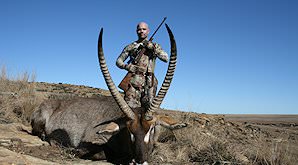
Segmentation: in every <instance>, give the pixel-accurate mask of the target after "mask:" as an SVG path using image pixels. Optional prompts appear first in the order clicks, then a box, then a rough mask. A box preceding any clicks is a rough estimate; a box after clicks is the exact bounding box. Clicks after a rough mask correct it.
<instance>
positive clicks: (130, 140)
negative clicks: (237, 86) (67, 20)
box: [31, 25, 186, 164]
mask: <svg viewBox="0 0 298 165" xmlns="http://www.w3.org/2000/svg"><path fill="white" fill-rule="evenodd" d="M166 27H167V30H168V33H169V36H170V41H171V56H170V62H169V66H168V70H167V73H166V76H165V79H164V81H163V84H162V86H161V89H160V90H159V92H158V94H157V96H156V97H155V98H154V99H153V101H152V103H151V105H150V107H149V108H148V109H145V108H143V107H140V108H135V109H131V108H130V107H129V106H128V105H127V103H126V102H125V101H124V99H123V97H122V96H121V95H120V93H119V91H118V90H117V87H116V86H115V84H114V83H113V81H112V79H111V76H110V74H109V71H108V68H107V65H106V62H105V58H104V54H103V49H102V34H103V30H102V29H101V31H100V34H99V39H98V59H99V63H100V68H101V71H102V73H103V76H104V78H105V81H106V83H107V86H108V88H109V90H110V92H111V94H112V97H106V96H102V97H98V98H76V99H71V100H47V101H45V102H43V103H42V104H41V105H40V106H39V108H38V109H37V110H36V111H34V112H33V114H32V117H31V125H32V128H33V130H32V133H33V134H34V135H38V136H39V137H41V138H44V139H45V140H47V141H49V142H50V143H51V144H60V145H63V146H67V147H74V148H76V149H78V153H79V156H81V157H83V158H91V157H92V158H94V159H95V158H96V159H107V160H108V161H109V162H112V163H116V164H129V163H136V164H148V163H147V161H148V155H149V154H150V152H151V151H152V148H153V143H154V139H156V132H157V130H156V129H157V127H156V126H158V125H161V126H164V127H167V128H170V129H176V128H181V127H185V126H186V124H184V123H178V122H177V121H175V120H173V119H172V118H170V117H166V116H160V115H158V114H156V113H154V115H153V119H152V120H149V121H148V120H146V119H145V117H144V116H145V115H146V113H148V112H150V111H155V110H157V109H158V107H159V106H160V104H161V102H162V100H163V98H164V96H165V95H166V93H167V90H168V88H169V86H170V83H171V80H172V78H173V75H174V71H175V68H176V57H177V54H176V43H175V39H174V36H173V34H172V32H171V30H170V28H169V27H168V26H167V25H166Z"/></svg>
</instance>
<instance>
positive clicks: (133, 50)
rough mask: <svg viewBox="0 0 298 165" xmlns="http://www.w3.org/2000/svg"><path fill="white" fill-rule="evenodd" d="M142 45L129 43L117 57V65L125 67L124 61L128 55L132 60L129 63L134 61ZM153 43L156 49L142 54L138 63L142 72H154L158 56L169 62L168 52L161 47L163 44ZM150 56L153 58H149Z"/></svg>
mask: <svg viewBox="0 0 298 165" xmlns="http://www.w3.org/2000/svg"><path fill="white" fill-rule="evenodd" d="M142 45H143V43H137V42H133V43H131V44H129V45H127V46H126V47H125V48H124V49H123V51H122V53H121V54H120V56H119V57H118V58H117V61H116V65H117V66H118V67H119V68H121V69H124V68H125V65H126V64H125V63H124V61H125V60H126V59H127V58H128V57H130V60H129V61H128V63H127V64H129V63H131V62H133V61H134V59H135V57H136V55H137V53H138V52H139V51H140V47H142ZM153 45H154V51H150V52H149V51H145V53H144V55H143V56H142V58H141V59H140V60H139V63H138V64H137V65H138V66H139V67H140V68H141V69H142V72H146V71H148V72H150V73H154V68H155V61H156V57H158V58H159V59H160V60H161V61H163V62H168V54H167V53H166V52H165V51H164V50H163V49H162V48H161V46H160V45H159V44H157V43H153ZM149 56H150V57H152V58H149ZM148 62H149V64H148ZM147 68H148V70H147Z"/></svg>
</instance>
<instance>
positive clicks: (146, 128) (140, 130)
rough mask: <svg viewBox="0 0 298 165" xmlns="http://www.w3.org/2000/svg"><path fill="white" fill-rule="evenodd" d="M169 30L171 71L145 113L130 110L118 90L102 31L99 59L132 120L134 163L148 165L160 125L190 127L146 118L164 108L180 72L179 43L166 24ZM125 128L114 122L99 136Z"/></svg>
mask: <svg viewBox="0 0 298 165" xmlns="http://www.w3.org/2000/svg"><path fill="white" fill-rule="evenodd" d="M166 28H167V31H168V34H169V37H170V41H171V56H170V61H169V66H168V69H167V73H166V76H165V79H164V81H163V83H162V86H161V88H160V90H159V92H158V94H157V95H156V96H155V97H154V98H153V101H152V102H151V104H150V106H149V108H148V109H145V108H144V107H140V108H135V109H131V108H130V107H129V106H128V104H127V103H126V102H125V100H124V99H123V97H122V96H121V95H120V93H119V91H118V89H117V87H116V86H115V84H114V82H113V80H112V78H111V76H110V73H109V70H108V67H107V65H106V62H105V57H104V53H103V48H102V35H103V29H101V31H100V34H99V38H98V59H99V64H100V68H101V71H102V73H103V76H104V79H105V81H106V84H107V86H108V88H109V90H110V92H111V94H112V96H113V97H114V99H115V100H116V102H117V104H118V106H119V107H120V109H121V111H122V112H123V113H124V114H125V115H126V117H127V118H128V120H127V122H126V123H125V125H126V127H127V128H128V130H129V132H130V135H131V140H132V143H133V147H132V148H133V152H134V160H135V162H136V163H144V164H146V161H147V160H148V154H149V152H150V150H151V149H152V146H153V145H152V144H153V143H154V135H155V131H156V126H157V125H161V126H165V127H168V128H171V129H175V128H181V127H185V126H186V124H179V123H178V122H176V121H174V120H172V119H170V118H165V117H161V116H159V115H153V119H152V120H149V121H148V120H146V119H145V116H146V115H147V114H146V113H150V112H154V111H155V110H157V109H158V108H159V106H160V104H161V103H162V101H163V99H164V97H165V95H166V93H167V91H168V89H169V86H170V84H171V81H172V78H173V75H174V71H175V68H176V62H177V60H176V58H177V50H176V42H175V39H174V36H173V34H172V31H171V29H170V28H169V27H168V25H167V24H166ZM121 127H123V126H121V125H119V124H116V123H114V122H112V123H110V124H109V125H107V127H106V128H107V129H106V130H103V131H101V132H99V133H102V132H115V131H118V130H119V129H120V128H121Z"/></svg>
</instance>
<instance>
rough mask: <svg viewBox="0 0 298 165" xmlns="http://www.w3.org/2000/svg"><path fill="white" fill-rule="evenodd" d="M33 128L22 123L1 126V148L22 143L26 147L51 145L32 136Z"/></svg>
mask: <svg viewBox="0 0 298 165" xmlns="http://www.w3.org/2000/svg"><path fill="white" fill-rule="evenodd" d="M30 132H31V127H27V126H25V125H23V124H21V123H10V124H0V146H9V145H11V144H13V143H14V142H15V141H20V142H22V143H23V144H24V146H41V145H49V144H48V143H47V142H44V141H42V140H41V139H40V138H39V137H37V136H32V135H30Z"/></svg>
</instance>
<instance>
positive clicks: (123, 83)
mask: <svg viewBox="0 0 298 165" xmlns="http://www.w3.org/2000/svg"><path fill="white" fill-rule="evenodd" d="M166 19H167V17H164V19H163V20H162V22H161V23H160V24H159V26H158V27H157V29H156V30H155V31H154V33H153V34H152V36H151V37H150V39H149V42H152V40H153V37H154V35H155V34H156V32H157V31H158V30H159V28H160V27H161V25H162V24H163V23H164V22H165V21H166ZM145 51H146V46H144V47H143V48H142V49H141V51H140V52H139V53H138V54H137V56H136V57H135V60H134V62H135V63H137V62H138V61H139V60H140V59H141V57H142V56H143V54H144V53H145ZM131 77H132V73H131V72H128V73H127V74H126V76H125V77H124V78H123V80H122V81H121V82H120V84H119V85H118V87H119V88H120V89H122V90H123V91H127V90H128V88H129V86H128V85H129V83H130V79H131Z"/></svg>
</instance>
